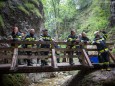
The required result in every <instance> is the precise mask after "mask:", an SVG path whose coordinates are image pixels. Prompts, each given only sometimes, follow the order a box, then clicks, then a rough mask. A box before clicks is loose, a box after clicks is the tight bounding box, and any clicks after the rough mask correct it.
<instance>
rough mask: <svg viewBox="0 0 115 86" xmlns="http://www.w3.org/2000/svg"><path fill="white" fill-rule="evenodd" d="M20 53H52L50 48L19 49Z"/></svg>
mask: <svg viewBox="0 0 115 86" xmlns="http://www.w3.org/2000/svg"><path fill="white" fill-rule="evenodd" d="M18 50H19V51H32V52H37V51H51V49H50V48H18Z"/></svg>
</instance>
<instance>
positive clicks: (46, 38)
mask: <svg viewBox="0 0 115 86" xmlns="http://www.w3.org/2000/svg"><path fill="white" fill-rule="evenodd" d="M40 41H52V38H51V36H50V35H49V34H48V30H47V29H44V30H42V35H41V36H40ZM40 47H41V48H50V47H51V45H50V44H41V45H40ZM48 54H49V52H48V51H45V52H41V55H48ZM44 65H48V62H47V59H44V60H41V66H44Z"/></svg>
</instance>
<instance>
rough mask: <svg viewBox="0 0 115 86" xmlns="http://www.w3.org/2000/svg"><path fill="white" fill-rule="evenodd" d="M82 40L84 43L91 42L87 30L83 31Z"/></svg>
mask: <svg viewBox="0 0 115 86" xmlns="http://www.w3.org/2000/svg"><path fill="white" fill-rule="evenodd" d="M80 41H81V42H83V43H89V41H90V40H89V38H88V37H87V35H86V33H85V32H82V34H81V39H80Z"/></svg>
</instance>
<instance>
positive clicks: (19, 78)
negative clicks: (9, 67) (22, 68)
mask: <svg viewBox="0 0 115 86" xmlns="http://www.w3.org/2000/svg"><path fill="white" fill-rule="evenodd" d="M3 82H4V83H3V86H28V85H29V84H30V82H29V81H28V79H27V78H26V76H25V75H23V74H14V75H12V74H9V75H3Z"/></svg>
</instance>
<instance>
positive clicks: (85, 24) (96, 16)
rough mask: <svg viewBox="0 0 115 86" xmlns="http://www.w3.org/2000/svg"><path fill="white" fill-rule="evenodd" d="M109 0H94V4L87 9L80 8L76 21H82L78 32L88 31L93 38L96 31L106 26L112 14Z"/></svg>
mask: <svg viewBox="0 0 115 86" xmlns="http://www.w3.org/2000/svg"><path fill="white" fill-rule="evenodd" d="M81 1H83V0H81ZM109 2H110V1H108V3H104V1H103V2H102V1H101V0H92V4H91V5H90V6H89V7H87V9H86V8H85V10H80V11H79V12H78V14H77V21H76V23H80V25H79V28H80V29H78V32H79V33H81V32H82V31H86V32H88V33H87V34H88V36H89V37H90V38H91V39H92V38H93V32H94V31H96V30H101V29H104V28H106V27H107V26H108V23H109V21H108V19H109V16H110V8H109Z"/></svg>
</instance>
